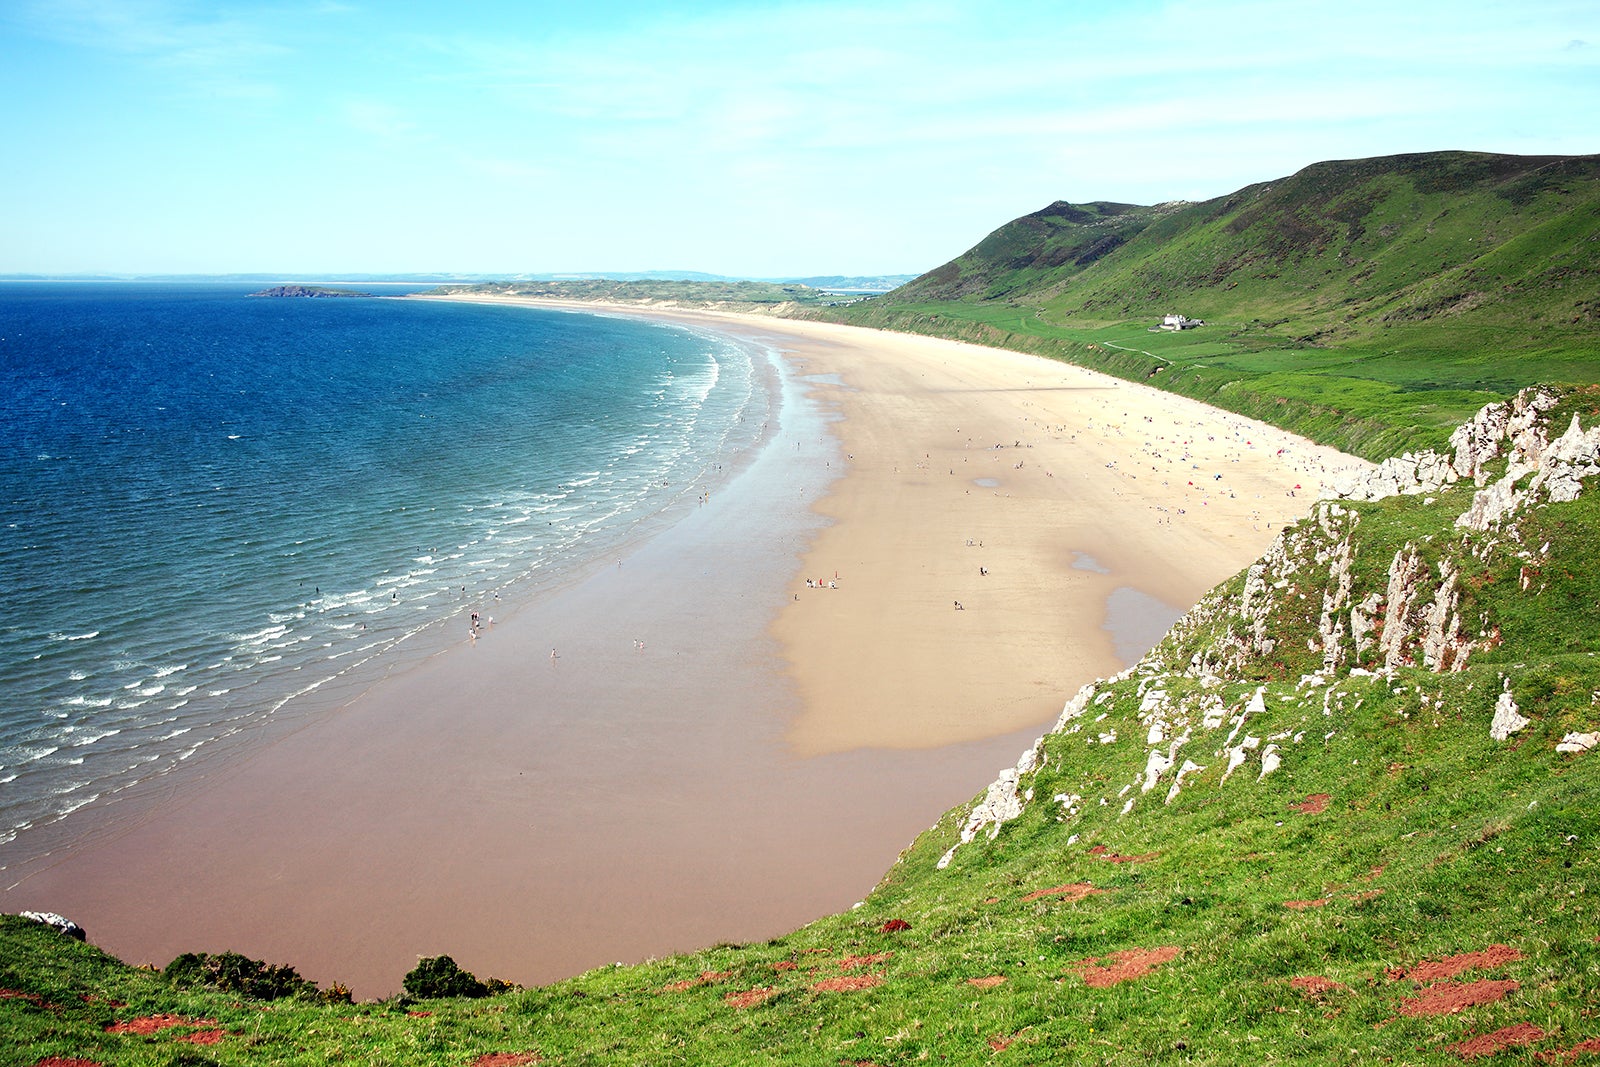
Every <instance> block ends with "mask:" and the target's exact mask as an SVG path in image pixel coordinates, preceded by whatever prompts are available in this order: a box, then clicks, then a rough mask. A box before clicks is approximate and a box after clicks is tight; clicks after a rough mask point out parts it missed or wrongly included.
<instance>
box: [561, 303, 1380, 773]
mask: <svg viewBox="0 0 1600 1067" xmlns="http://www.w3.org/2000/svg"><path fill="white" fill-rule="evenodd" d="M531 303H540V302H539V301H531ZM614 310H618V311H626V310H629V309H625V308H616V309H614ZM635 310H636V309H635ZM648 313H649V314H653V315H657V316H661V317H671V318H677V319H680V320H687V321H700V322H703V323H708V324H711V325H714V326H715V327H716V328H719V329H723V330H726V331H728V332H734V333H742V334H746V335H755V336H759V337H761V338H763V339H764V340H766V341H767V342H768V343H772V344H775V345H777V346H778V347H780V348H781V349H782V350H784V351H785V352H787V353H788V354H789V358H790V361H791V364H792V366H794V367H795V368H796V369H797V370H798V371H799V372H800V373H801V374H803V375H806V376H811V377H812V379H813V380H814V382H815V384H814V389H815V391H816V394H817V395H818V396H819V397H820V398H821V399H822V400H823V401H825V402H826V403H828V404H830V405H832V406H833V407H834V408H835V409H836V410H837V412H838V414H839V416H840V421H839V423H838V424H837V433H838V436H839V438H840V455H839V459H838V460H837V462H836V465H837V466H839V467H840V468H842V469H841V473H842V474H843V477H841V478H840V479H839V480H838V481H836V482H834V484H833V486H832V488H831V491H830V493H829V495H828V497H827V499H826V500H825V501H824V502H823V503H822V505H821V510H822V511H823V512H824V514H826V515H827V516H828V517H829V518H830V519H831V520H832V524H831V525H830V526H828V527H827V528H826V529H824V530H823V532H822V533H821V535H820V536H819V537H818V538H817V539H816V542H815V544H813V545H812V547H811V549H810V551H809V552H807V553H806V555H805V558H804V560H803V562H802V565H801V567H800V571H799V574H798V575H797V576H796V579H795V581H794V583H793V587H792V589H791V590H790V592H791V593H793V594H794V595H795V596H796V597H797V598H798V599H790V600H789V601H788V602H787V603H785V605H784V607H783V611H782V613H781V614H780V615H779V617H778V619H777V620H776V622H775V623H774V625H773V633H774V634H775V635H776V636H777V637H778V638H779V639H780V641H781V644H782V648H783V652H784V656H785V658H786V660H787V662H788V665H789V672H790V674H791V676H792V678H793V679H794V682H795V684H796V686H797V688H798V691H799V695H800V698H801V708H802V710H801V711H800V713H799V716H798V717H797V719H796V720H795V721H794V723H793V724H792V725H791V727H790V729H789V732H788V739H789V742H790V744H791V745H792V746H793V748H794V749H795V751H796V752H797V753H799V754H801V755H817V754H821V753H828V752H841V751H847V750H850V749H854V748H863V747H887V748H935V747H940V746H944V745H949V744H952V743H956V742H960V741H970V740H975V739H979V738H985V737H993V736H997V735H1000V734H1004V733H1008V732H1011V731H1014V730H1017V729H1021V728H1024V727H1027V726H1030V725H1034V724H1038V723H1042V722H1045V721H1047V720H1048V719H1049V718H1050V717H1051V716H1052V715H1053V714H1054V713H1055V712H1056V711H1058V710H1059V709H1060V706H1061V704H1062V703H1063V701H1064V700H1065V698H1067V697H1069V696H1070V695H1071V694H1072V693H1073V692H1074V691H1076V689H1077V687H1078V686H1080V685H1082V684H1083V683H1085V682H1088V681H1091V680H1093V679H1095V678H1098V677H1103V676H1106V675H1109V674H1114V673H1116V672H1117V671H1118V670H1120V669H1121V668H1122V666H1124V657H1121V656H1119V655H1118V654H1117V650H1116V648H1115V647H1114V645H1113V641H1112V634H1111V633H1110V632H1108V631H1107V630H1106V629H1105V628H1104V627H1105V626H1106V624H1107V622H1108V619H1107V598H1108V597H1109V596H1111V595H1112V594H1113V593H1114V592H1115V591H1117V590H1119V589H1122V590H1135V591H1137V592H1138V593H1142V594H1145V597H1146V598H1154V601H1159V602H1160V603H1162V604H1165V605H1167V606H1168V608H1169V609H1170V611H1169V613H1168V616H1169V617H1170V616H1175V615H1176V614H1177V613H1178V612H1180V611H1181V610H1183V609H1186V608H1187V607H1188V606H1189V605H1190V604H1192V603H1193V602H1194V601H1195V600H1196V599H1198V598H1199V596H1200V595H1201V594H1202V593H1204V592H1205V591H1206V590H1207V589H1209V588H1210V587H1211V586H1213V585H1215V584H1217V583H1218V582H1221V581H1223V580H1224V579H1226V578H1228V577H1229V576H1230V575H1232V574H1234V573H1235V572H1237V571H1238V570H1240V569H1241V568H1243V567H1245V566H1247V565H1248V564H1249V563H1250V562H1251V561H1252V560H1254V559H1255V558H1256V557H1257V556H1259V555H1260V554H1261V553H1262V552H1263V551H1264V550H1265V549H1266V547H1267V545H1268V544H1269V543H1270V541H1271V539H1272V537H1273V536H1274V533H1275V531H1276V530H1278V529H1279V528H1280V527H1281V526H1282V525H1283V524H1284V523H1285V522H1287V521H1292V520H1294V519H1297V518H1300V517H1301V516H1302V515H1304V514H1305V512H1306V509H1307V508H1308V507H1309V505H1310V504H1311V502H1312V501H1314V500H1315V499H1316V498H1317V496H1318V495H1319V492H1318V490H1319V488H1320V487H1321V486H1322V485H1323V484H1324V482H1326V481H1327V480H1329V479H1331V478H1333V477H1336V476H1338V475H1340V474H1343V473H1345V472H1349V471H1353V470H1361V469H1366V467H1367V466H1368V464H1366V463H1365V462H1363V461H1361V460H1358V459H1354V458H1352V457H1350V456H1347V455H1344V454H1343V453H1340V452H1337V451H1335V450H1333V449H1328V448H1323V447H1319V446H1316V445H1313V444H1311V443H1310V442H1308V441H1306V440H1305V439H1303V438H1299V437H1296V436H1294V435H1292V434H1289V433H1286V432H1284V431H1282V430H1279V429H1276V428H1274V427H1271V426H1267V425H1265V424H1263V423H1259V422H1255V421H1253V420H1249V419H1244V418H1241V417H1239V416H1236V415H1232V414H1229V413H1226V412H1222V411H1219V410H1217V409H1215V408H1211V407H1208V406H1206V405H1203V404H1200V403H1197V402H1195V401H1191V400H1187V399H1184V398H1182V397H1177V396H1173V395H1172V394H1169V393H1164V392H1161V391H1159V390H1157V389H1153V388H1149V387H1146V386H1142V385H1137V384H1133V383H1129V382H1125V381H1121V380H1119V379H1115V378H1111V377H1109V376H1106V375H1102V374H1097V373H1095V372H1092V371H1087V370H1083V369H1081V368H1077V367H1073V366H1070V365H1067V364H1063V363H1059V362H1055V361H1052V360H1048V359H1044V358H1041V357H1037V356H1029V355H1023V354H1019V353H1014V352H1006V351H1001V350H997V349H992V348H985V347H981V346H975V345H969V344H963V343H959V342H953V341H945V340H940V339H934V338H927V337H917V336H912V335H907V334H895V333H887V332H883V331H876V330H866V329H861V328H858V327H850V326H838V325H833V324H825V323H811V322H796V321H787V320H784V321H773V320H769V319H762V318H755V317H748V316H732V315H724V314H712V313H700V314H694V313H683V312H667V311H661V310H659V309H657V310H652V311H651V312H648ZM985 571H986V572H987V573H984V572H985ZM808 577H809V578H811V579H815V580H818V584H819V585H822V586H823V587H822V588H820V589H817V588H809V587H807V585H806V579H807V578H808ZM835 579H837V588H836V589H835V588H833V587H832V585H831V584H829V583H833V582H834V581H835ZM1136 602H1143V603H1146V604H1148V603H1150V601H1149V600H1142V601H1136ZM957 604H960V605H961V607H960V609H959V610H958V609H957V608H956V605H957ZM1157 610H1158V611H1159V607H1158V608H1157ZM1111 621H1112V622H1113V623H1115V621H1116V620H1111ZM1162 621H1165V619H1163V620H1162ZM1161 629H1164V627H1162V626H1159V625H1158V626H1157V627H1156V629H1155V630H1154V631H1153V632H1155V633H1159V631H1160V630H1161Z"/></svg>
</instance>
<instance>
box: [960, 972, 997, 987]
mask: <svg viewBox="0 0 1600 1067" xmlns="http://www.w3.org/2000/svg"><path fill="white" fill-rule="evenodd" d="M1005 980H1006V976H1005V975H1003V974H991V975H989V976H988V977H985V978H968V979H967V984H968V985H969V986H972V987H973V988H975V989H993V988H994V987H995V986H997V985H999V984H1001V983H1002V982H1004V981H1005Z"/></svg>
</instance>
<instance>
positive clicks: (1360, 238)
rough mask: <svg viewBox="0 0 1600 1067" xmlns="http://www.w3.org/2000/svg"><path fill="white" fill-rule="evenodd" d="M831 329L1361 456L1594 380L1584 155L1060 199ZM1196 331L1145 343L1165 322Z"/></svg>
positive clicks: (1598, 239) (1422, 160)
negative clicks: (1219, 414)
mask: <svg viewBox="0 0 1600 1067" xmlns="http://www.w3.org/2000/svg"><path fill="white" fill-rule="evenodd" d="M814 313H815V314H819V315H826V316H827V317H831V318H838V319H841V320H843V321H850V322H856V323H860V324H863V325H871V326H881V327H888V328H893V329H902V330H909V331H913V332H924V333H932V334H937V335H941V336H950V337H960V338H963V339H967V340H972V341H977V342H980V343H985V344H994V345H1000V346H1004V347H1011V348H1021V349H1024V350H1028V351H1036V352H1040V353H1042V354H1047V355H1053V356H1058V357H1060V358H1064V359H1068V360H1070V361H1072V362H1075V363H1080V364H1084V365H1088V366H1093V367H1097V368H1099V369H1102V370H1106V371H1109V372H1110V373H1113V374H1117V375H1119V376H1122V377H1125V378H1130V379H1134V380H1141V381H1149V382H1150V384H1153V385H1157V386H1160V387H1161V388H1165V389H1170V390H1172V391H1174V392H1179V393H1183V394H1185V395H1188V396H1194V397H1198V398H1200V399H1203V400H1207V401H1209V402H1212V403H1216V404H1218V405H1219V406H1222V407H1226V408H1229V409H1231V410H1235V411H1239V412H1242V413H1245V414H1249V415H1253V416H1256V417H1260V418H1265V419H1267V420H1268V421H1272V422H1275V423H1278V424H1280V425H1285V426H1288V427H1290V428H1292V429H1296V430H1298V431H1300V432H1303V433H1306V434H1307V435H1308V436H1310V437H1312V438H1314V439H1316V440H1318V441H1322V442H1325V443H1329V444H1334V445H1337V446H1340V447H1343V448H1346V449H1348V450H1350V451H1352V452H1355V453H1358V454H1360V455H1364V456H1366V457H1368V458H1370V459H1381V458H1383V457H1385V456H1388V455H1391V454H1394V453H1396V452H1398V451H1401V450H1404V449H1408V448H1419V447H1430V446H1436V445H1438V444H1441V443H1442V441H1443V439H1444V437H1445V436H1446V435H1448V433H1449V431H1450V429H1451V428H1452V427H1453V426H1455V425H1456V424H1457V423H1458V422H1460V421H1461V420H1462V419H1464V418H1466V417H1468V416H1469V415H1470V414H1471V413H1472V412H1473V411H1475V410H1476V409H1477V408H1478V407H1480V406H1481V405H1483V404H1484V403H1488V402H1491V401H1493V400H1498V399H1504V398H1506V397H1507V396H1509V395H1511V394H1512V393H1513V392H1515V391H1516V390H1517V389H1519V388H1521V387H1523V386H1526V385H1529V384H1531V383H1533V382H1535V381H1550V382H1573V383H1594V382H1596V381H1600V156H1578V157H1555V156H1501V155H1490V154H1485V153H1471V152H1438V153H1426V154H1417V155H1405V156H1391V157H1385V158H1380V159H1363V160H1342V161H1334V162H1327V163H1318V164H1315V165H1313V166H1310V167H1307V168H1306V169H1305V170H1302V171H1300V172H1299V173H1298V174H1294V175H1292V176H1290V177H1287V178H1283V179H1281V180H1278V181H1274V182H1266V183H1262V184H1259V185H1252V186H1249V187H1247V188H1244V189H1241V190H1239V191H1238V192H1236V193H1232V194H1230V195H1228V196H1223V197H1218V198H1217V199H1215V200H1209V201H1206V202H1205V203H1199V204H1189V203H1168V204H1159V205H1156V206H1154V207H1139V206H1134V205H1128V204H1110V203H1094V204H1068V203H1064V202H1062V203H1056V204H1052V205H1050V206H1049V207H1047V208H1045V209H1043V210H1041V211H1038V212H1035V213H1034V214H1031V215H1027V216H1024V217H1023V218H1020V219H1017V220H1015V221H1013V222H1010V223H1007V224H1006V225H1005V226H1002V227H1001V228H1000V229H998V230H996V231H995V232H994V233H993V234H991V235H990V236H989V237H987V238H985V239H984V240H983V241H982V242H981V243H979V244H978V245H977V246H976V247H975V248H973V249H971V250H970V251H968V252H967V253H965V254H963V255H962V256H959V257H958V258H956V259H955V260H952V261H951V262H949V263H947V264H945V265H943V266H941V267H939V268H937V269H935V270H932V271H929V272H928V273H927V274H924V275H923V276H922V277H920V278H918V279H916V280H915V281H913V282H911V283H909V284H907V285H904V286H902V287H901V288H899V289H897V290H895V291H894V292H893V293H891V294H888V295H887V296H885V297H882V298H879V299H877V300H874V301H872V302H870V303H867V304H862V305H857V306H853V307H850V308H843V309H833V310H828V311H819V312H814ZM1169 313H1181V314H1184V315H1187V316H1189V317H1191V318H1199V319H1203V320H1204V321H1205V322H1206V326H1205V327H1203V328H1200V329H1197V330H1192V331H1184V332H1183V333H1181V334H1152V333H1150V332H1148V327H1150V326H1151V325H1153V324H1155V323H1157V322H1159V321H1160V319H1161V317H1162V316H1163V315H1166V314H1169Z"/></svg>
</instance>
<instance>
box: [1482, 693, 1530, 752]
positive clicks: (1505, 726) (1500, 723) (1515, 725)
mask: <svg viewBox="0 0 1600 1067" xmlns="http://www.w3.org/2000/svg"><path fill="white" fill-rule="evenodd" d="M1530 721H1532V720H1530V719H1527V718H1525V717H1523V716H1522V715H1520V714H1518V709H1517V702H1516V701H1515V700H1513V699H1512V698H1511V691H1510V690H1509V689H1508V690H1506V691H1505V692H1503V693H1501V694H1500V699H1499V700H1497V701H1495V703H1494V719H1493V720H1492V721H1491V722H1490V723H1489V737H1490V738H1491V739H1492V740H1495V741H1504V740H1505V739H1506V738H1508V737H1510V736H1511V735H1512V734H1514V733H1516V732H1517V731H1518V730H1521V729H1522V728H1523V727H1524V726H1527V725H1528V723H1529V722H1530Z"/></svg>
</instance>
